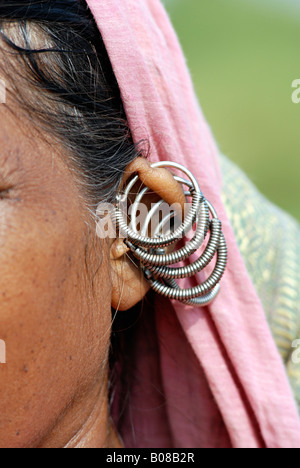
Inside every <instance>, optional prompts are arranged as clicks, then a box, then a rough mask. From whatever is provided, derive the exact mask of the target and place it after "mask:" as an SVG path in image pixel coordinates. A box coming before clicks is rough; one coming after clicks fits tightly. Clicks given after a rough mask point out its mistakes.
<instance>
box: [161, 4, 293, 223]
mask: <svg viewBox="0 0 300 468" xmlns="http://www.w3.org/2000/svg"><path fill="white" fill-rule="evenodd" d="M164 3H165V5H166V7H167V9H168V11H169V14H170V16H171V20H172V22H173V24H174V26H175V29H176V30H177V33H178V35H179V39H180V41H181V44H182V46H183V49H184V51H185V55H186V57H187V61H188V66H189V68H190V71H191V73H192V77H193V80H194V84H195V88H196V92H197V94H198V96H199V99H200V103H201V105H202V108H203V110H204V113H205V114H206V117H207V119H208V121H209V123H210V125H211V127H212V130H213V133H214V135H215V137H216V140H217V142H218V144H219V147H220V149H221V151H222V152H223V153H224V154H226V155H227V156H228V157H229V158H230V159H232V160H233V161H235V162H237V163H238V164H239V166H240V167H242V168H243V169H244V171H245V172H246V173H247V174H248V175H249V177H250V178H251V179H252V180H253V182H254V183H255V184H256V185H257V186H258V188H259V189H260V190H261V191H262V192H263V193H264V194H265V195H266V196H267V197H268V198H269V199H271V200H272V201H274V202H275V203H276V204H277V205H279V206H281V207H282V208H284V209H285V210H287V211H289V212H290V213H292V214H293V215H294V216H296V217H297V218H298V220H300V203H299V202H300V183H299V182H300V157H299V156H300V137H299V132H300V104H298V105H296V104H294V103H293V102H292V98H291V96H292V92H293V91H294V90H293V89H292V82H293V81H294V80H295V79H300V57H299V56H300V0H295V1H294V0H165V1H164Z"/></svg>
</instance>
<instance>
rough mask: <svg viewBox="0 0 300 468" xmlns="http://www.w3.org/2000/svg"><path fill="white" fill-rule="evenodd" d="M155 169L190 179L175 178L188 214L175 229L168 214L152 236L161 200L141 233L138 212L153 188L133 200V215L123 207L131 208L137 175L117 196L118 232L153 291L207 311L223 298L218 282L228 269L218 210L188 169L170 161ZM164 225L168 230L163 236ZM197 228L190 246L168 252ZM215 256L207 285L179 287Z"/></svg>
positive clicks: (158, 164)
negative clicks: (181, 189)
mask: <svg viewBox="0 0 300 468" xmlns="http://www.w3.org/2000/svg"><path fill="white" fill-rule="evenodd" d="M151 167H152V168H162V167H164V168H171V169H175V170H177V171H180V172H181V173H183V174H185V176H187V177H188V180H186V179H185V178H182V177H180V176H178V175H175V174H173V176H174V179H175V180H176V181H177V182H179V183H180V184H181V185H182V186H183V188H184V192H185V196H186V200H187V204H188V207H189V209H188V212H187V215H186V216H185V217H184V219H183V221H182V222H180V224H179V225H178V226H177V225H176V222H175V218H176V213H175V211H174V210H173V211H169V212H168V213H167V214H165V215H164V217H163V218H162V219H160V221H159V223H157V226H156V227H155V231H154V233H153V234H151V236H150V235H149V226H150V223H151V221H152V220H153V217H154V215H155V214H156V213H157V212H158V211H159V209H160V208H161V206H162V205H163V203H164V202H163V200H160V201H158V202H156V203H154V204H153V206H152V207H151V209H150V211H149V212H148V214H147V216H145V218H144V219H143V223H142V226H140V229H139V230H138V212H139V210H140V206H141V204H142V201H143V199H144V197H145V196H146V195H147V194H149V192H150V189H149V188H148V187H144V188H143V189H142V190H141V191H140V192H139V193H138V194H137V195H136V196H135V199H134V201H133V203H132V204H131V207H130V208H131V209H130V214H129V215H128V213H126V214H124V209H123V208H124V204H125V205H126V206H127V204H128V199H129V197H130V194H131V191H132V189H133V187H135V186H136V184H137V183H138V182H139V176H138V175H136V176H134V177H133V178H132V180H131V181H130V182H129V183H128V185H127V186H126V188H125V190H124V192H123V193H122V194H120V195H118V197H117V206H116V211H115V217H116V223H117V226H118V229H119V233H120V235H121V236H122V237H124V239H125V243H126V245H127V246H128V247H129V249H130V250H131V252H132V254H133V255H134V257H135V258H136V259H137V260H138V261H139V262H140V265H141V267H142V269H143V271H144V274H145V277H146V279H147V280H148V281H149V283H150V284H151V287H152V288H153V290H154V291H156V292H157V293H158V294H161V295H162V296H165V297H167V298H169V299H175V300H178V301H180V302H183V303H185V304H189V305H192V306H199V307H203V306H206V305H208V304H209V303H210V302H212V301H213V300H214V299H215V297H216V296H217V294H218V293H219V290H220V281H221V278H222V276H223V274H224V272H225V269H226V264H227V246H226V241H225V238H224V235H223V232H222V224H221V221H220V220H219V218H218V215H217V213H216V211H215V209H214V207H213V206H212V205H211V203H209V201H208V200H206V198H205V197H204V195H203V193H202V192H201V190H200V187H199V184H198V182H197V180H196V179H195V177H194V176H193V174H192V173H191V172H190V171H189V170H188V169H186V168H185V167H183V166H182V165H181V164H178V163H173V162H166V161H164V162H159V163H155V164H152V166H151ZM189 199H190V200H191V201H190V202H189V201H188V200H189ZM122 207H123V208H122ZM166 225H167V231H166V232H165V227H166ZM194 228H195V233H194V236H193V238H192V239H191V240H190V241H189V242H187V243H186V245H184V246H183V247H180V248H178V249H177V250H175V251H174V252H170V253H167V248H168V247H169V246H174V245H175V244H178V242H179V241H180V240H181V239H183V238H184V237H185V236H186V235H187V234H188V233H189V232H190V231H191V230H192V229H194ZM208 233H209V239H208V241H207V243H206V246H205V248H204V241H205V239H206V237H207V235H208ZM202 246H203V248H204V250H203V252H202V253H201V255H199V257H198V258H197V260H196V261H194V262H193V263H190V264H188V265H185V264H184V262H185V261H186V260H187V259H189V258H190V257H191V256H192V255H193V254H195V253H196V252H198V251H199V250H200V248H201V247H202ZM215 256H216V264H215V267H214V269H213V272H212V273H211V274H210V276H209V278H208V279H206V281H204V282H203V283H201V284H199V285H198V286H195V287H192V288H189V289H181V288H180V287H179V285H178V283H177V281H176V280H180V279H184V278H191V277H193V276H195V275H196V274H197V273H199V272H200V271H202V270H203V269H204V268H205V267H207V266H208V265H209V264H210V263H211V262H212V261H213V259H214V257H215ZM178 264H180V266H178ZM171 265H173V266H171ZM174 265H175V266H174Z"/></svg>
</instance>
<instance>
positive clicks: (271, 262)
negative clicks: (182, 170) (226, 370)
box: [221, 156, 300, 410]
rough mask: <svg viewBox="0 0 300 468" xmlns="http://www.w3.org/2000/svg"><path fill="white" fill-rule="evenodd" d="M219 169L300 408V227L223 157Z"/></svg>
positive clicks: (246, 259) (242, 247) (235, 227)
mask: <svg viewBox="0 0 300 468" xmlns="http://www.w3.org/2000/svg"><path fill="white" fill-rule="evenodd" d="M221 168H222V174H223V195H222V196H223V202H224V204H225V207H226V210H227V213H228V216H229V219H230V221H231V224H232V227H233V230H234V233H235V235H236V239H237V242H238V245H239V248H240V251H241V254H242V256H243V259H244V262H245V264H246V267H247V270H248V272H249V275H250V277H251V279H252V281H253V283H254V286H255V288H256V291H257V293H258V296H259V298H260V300H261V302H262V304H263V307H264V310H265V312H266V316H267V319H268V322H269V325H270V328H271V331H272V334H273V336H274V339H275V342H276V344H277V347H278V349H279V351H280V354H281V356H282V358H283V360H284V362H285V365H286V369H287V373H288V377H289V380H290V383H291V386H292V388H293V391H294V394H295V398H296V400H297V403H298V407H299V410H300V363H296V360H295V359H294V361H295V362H293V359H292V356H293V353H294V352H295V348H293V343H294V342H295V340H297V339H300V226H299V225H298V223H297V222H296V221H295V220H294V219H293V218H292V217H291V216H289V215H288V214H286V213H285V212H283V211H282V210H281V209H279V208H278V207H276V206H274V205H273V204H272V203H270V202H269V201H268V200H267V199H266V198H265V197H264V196H262V195H261V194H260V193H259V191H258V190H257V189H256V188H255V187H254V186H253V184H252V183H251V182H250V181H249V179H248V178H247V177H246V176H245V175H244V173H243V172H242V171H241V170H240V169H239V168H237V167H236V166H235V165H234V164H233V163H232V162H230V161H229V160H228V159H226V158H225V157H224V156H221ZM294 345H295V344H294Z"/></svg>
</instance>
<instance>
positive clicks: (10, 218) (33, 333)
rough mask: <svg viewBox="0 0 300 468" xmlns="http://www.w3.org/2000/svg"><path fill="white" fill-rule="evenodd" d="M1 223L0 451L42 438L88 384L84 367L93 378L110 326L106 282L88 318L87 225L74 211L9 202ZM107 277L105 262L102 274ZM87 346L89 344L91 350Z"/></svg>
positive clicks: (0, 216)
mask: <svg viewBox="0 0 300 468" xmlns="http://www.w3.org/2000/svg"><path fill="white" fill-rule="evenodd" d="M0 226H1V228H0V339H1V340H4V341H5V343H6V354H7V363H6V364H5V365H0V436H1V437H0V447H5V446H24V445H30V444H34V443H36V442H37V441H38V440H39V438H40V437H41V436H43V434H45V433H47V431H48V430H49V428H50V427H51V426H52V425H53V424H54V423H55V421H56V419H57V418H59V416H60V414H61V413H62V412H63V411H64V409H65V407H66V406H67V405H68V404H69V402H70V401H71V400H72V398H74V392H76V391H79V388H80V386H81V385H82V386H83V385H87V384H88V383H89V382H88V381H87V379H86V376H85V375H84V372H83V371H82V369H85V372H86V374H87V375H88V376H89V378H90V379H93V378H96V373H97V368H98V367H100V362H101V359H102V360H103V359H105V353H106V351H107V348H108V341H109V334H106V338H103V339H102V335H101V334H102V332H103V330H107V329H109V325H110V320H109V313H110V304H109V294H107V291H108V288H109V285H108V282H107V281H106V280H104V281H103V284H102V291H99V297H100V300H101V304H102V310H101V311H98V315H96V304H95V314H93V313H91V314H90V313H88V312H89V309H91V308H92V307H93V300H94V299H93V295H92V294H89V291H88V289H87V278H86V274H85V271H84V268H85V267H84V265H85V249H84V245H85V243H84V231H85V224H84V223H81V222H79V221H78V220H77V219H76V217H75V216H72V213H70V212H68V213H67V212H66V213H64V212H61V211H57V212H55V211H52V210H50V211H49V212H47V213H44V215H43V216H42V215H41V214H39V215H38V216H33V215H32V213H30V212H26V210H22V212H21V210H20V209H17V208H16V207H15V206H13V205H12V206H11V207H8V208H7V209H5V210H3V211H1V208H0ZM107 273H108V272H107V270H106V267H105V262H103V265H102V277H103V278H107ZM104 311H106V312H107V313H104ZM100 312H101V313H100ZM91 316H94V317H95V321H93V319H92V318H91ZM103 335H104V336H105V334H104V333H103ZM87 343H89V344H90V343H94V344H95V346H94V347H93V350H92V351H91V347H90V346H87ZM92 353H94V354H95V355H94V356H93V355H92ZM89 362H93V363H95V362H98V363H99V366H97V368H96V367H95V368H89Z"/></svg>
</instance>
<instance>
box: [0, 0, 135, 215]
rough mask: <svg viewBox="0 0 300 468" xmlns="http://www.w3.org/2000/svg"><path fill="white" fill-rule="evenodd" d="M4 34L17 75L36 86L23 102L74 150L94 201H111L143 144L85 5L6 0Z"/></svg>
mask: <svg viewBox="0 0 300 468" xmlns="http://www.w3.org/2000/svg"><path fill="white" fill-rule="evenodd" d="M11 25H13V28H14V29H13V32H12V31H11V28H10V26H11ZM0 34H1V36H2V39H3V40H4V41H5V52H6V53H5V59H6V60H7V56H9V59H10V67H9V68H10V69H11V67H12V66H14V68H13V72H12V71H10V76H12V75H13V76H14V78H15V79H14V83H17V82H23V83H24V80H26V83H27V87H26V88H27V89H29V90H30V91H31V93H27V92H25V91H24V89H23V91H22V89H20V88H18V90H17V92H16V93H15V95H16V97H17V98H18V100H19V101H20V104H21V105H22V106H23V108H24V109H25V110H26V111H27V114H28V115H29V116H31V117H32V121H33V122H38V123H39V124H40V125H42V126H43V127H44V128H46V130H47V131H48V132H49V133H50V134H52V135H53V136H54V137H56V139H57V140H58V141H59V142H60V143H61V144H62V145H63V146H64V147H65V148H66V149H67V150H68V153H69V156H70V158H69V159H70V162H72V167H74V168H75V169H77V171H76V172H77V173H78V175H79V181H80V184H81V185H82V188H83V190H84V192H85V195H86V196H87V199H88V201H89V202H91V203H92V205H93V206H96V205H97V204H98V203H99V202H100V201H103V200H106V201H112V200H113V199H114V197H115V195H116V192H117V191H118V189H119V187H120V182H121V179H122V177H123V174H124V171H125V169H126V167H127V165H128V164H129V163H130V162H132V160H134V159H135V158H136V157H137V155H138V148H137V146H136V145H134V144H133V142H132V139H131V134H130V131H129V128H128V125H127V121H126V116H125V112H124V108H123V105H122V99H121V96H120V91H119V87H118V84H117V81H116V79H115V76H114V73H113V70H112V66H111V63H110V60H109V57H108V54H107V52H106V48H105V46H104V43H103V41H102V38H101V35H100V32H99V30H98V28H97V26H96V24H95V21H94V19H93V17H92V14H91V12H90V10H89V9H88V7H87V4H86V2H85V1H84V0H83V1H81V0H64V1H57V0H47V1H43V0H42V1H36V0H30V1H28V0H21V1H13V0H1V2H0ZM1 36H0V37H1ZM7 52H8V54H7ZM16 62H17V64H16ZM20 62H21V67H20ZM17 76H19V78H21V80H17V79H16V77H17ZM20 91H21V92H20ZM32 96H35V97H32Z"/></svg>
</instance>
